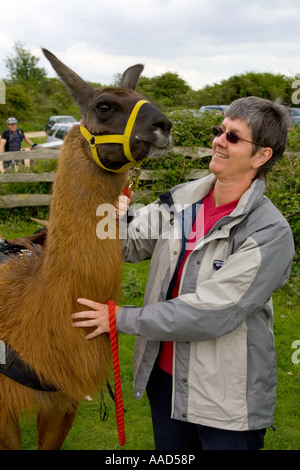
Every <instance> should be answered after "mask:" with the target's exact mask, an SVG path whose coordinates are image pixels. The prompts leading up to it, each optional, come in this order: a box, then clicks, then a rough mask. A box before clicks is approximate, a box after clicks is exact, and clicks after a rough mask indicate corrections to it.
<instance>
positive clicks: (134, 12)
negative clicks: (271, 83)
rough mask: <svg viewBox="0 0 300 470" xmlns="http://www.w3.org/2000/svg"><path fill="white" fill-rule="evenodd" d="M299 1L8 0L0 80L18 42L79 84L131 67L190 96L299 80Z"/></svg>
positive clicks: (0, 29) (1, 28)
mask: <svg viewBox="0 0 300 470" xmlns="http://www.w3.org/2000/svg"><path fill="white" fill-rule="evenodd" d="M299 25H300V1H299V0H284V1H281V0H272V2H271V1H270V0H254V1H251V0H248V1H247V2H243V1H241V0H83V1H82V0H81V1H79V0H72V1H70V0H65V1H62V0H60V1H58V0H47V1H45V0H26V1H25V2H24V1H21V0H13V1H12V2H11V3H10V2H6V4H5V8H2V13H1V14H0V78H5V76H6V75H7V70H6V68H5V62H4V59H5V58H7V57H8V56H11V55H13V54H14V51H13V46H14V44H15V43H16V41H20V42H21V43H23V44H24V47H25V49H28V50H30V52H31V53H32V54H33V55H35V56H38V57H41V60H40V62H39V66H42V67H45V68H46V69H47V71H48V76H55V73H54V72H53V71H52V69H51V67H50V65H48V63H47V61H46V59H45V58H43V57H42V53H41V50H40V46H43V47H45V48H47V49H49V50H51V51H52V52H53V53H54V54H55V55H57V56H58V57H59V58H60V59H61V60H62V61H63V62H65V63H66V64H67V65H68V66H69V67H70V68H72V69H73V70H75V71H76V72H77V73H78V74H79V75H81V76H82V78H84V79H86V80H90V81H95V82H99V83H101V84H105V85H108V84H111V83H112V82H113V80H114V75H115V74H117V73H121V72H123V70H125V69H126V68H127V67H128V66H130V65H133V64H135V63H143V64H144V65H145V70H144V75H145V76H147V77H153V76H155V75H161V74H162V73H165V72H169V71H170V72H176V73H178V74H179V76H180V77H181V78H183V79H184V80H185V81H186V82H187V83H188V84H189V85H190V86H191V87H192V88H194V89H195V90H199V89H201V88H202V87H203V86H205V85H207V84H213V83H217V82H219V81H221V80H223V79H226V78H229V77H230V76H232V75H235V74H242V73H245V72H249V71H254V72H272V73H281V74H285V75H288V76H295V74H297V73H300V50H299V43H300V27H299Z"/></svg>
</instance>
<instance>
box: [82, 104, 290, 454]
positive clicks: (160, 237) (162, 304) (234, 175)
mask: <svg viewBox="0 0 300 470" xmlns="http://www.w3.org/2000/svg"><path fill="white" fill-rule="evenodd" d="M288 126H289V122H288V117H287V113H286V112H285V110H284V108H283V107H282V106H280V105H279V104H276V103H272V102H270V101H267V100H263V99H261V98H256V97H248V98H242V99H239V100H236V101H235V102H233V103H232V105H231V106H230V108H229V109H228V111H227V112H226V115H225V119H224V121H223V123H222V126H221V127H220V128H218V127H215V128H214V135H215V138H214V141H213V145H212V149H213V155H212V160H211V163H210V170H211V172H212V174H211V175H209V176H208V177H205V178H201V179H199V180H197V181H192V182H188V183H184V184H181V185H179V186H177V187H175V188H173V189H172V190H171V191H169V192H167V193H166V194H163V195H161V196H160V198H159V200H158V201H156V202H154V203H153V204H150V205H149V206H147V207H145V208H143V209H141V210H139V211H138V212H137V214H136V215H135V218H134V219H133V220H132V222H130V224H129V228H128V237H127V239H126V240H124V247H123V248H124V260H125V261H129V262H139V261H141V260H143V259H146V258H151V265H150V269H149V275H148V281H147V287H146V292H145V301H144V306H143V307H142V308H137V307H132V306H124V307H123V308H120V307H118V308H117V309H116V315H117V320H116V321H117V329H118V330H119V331H120V332H123V333H127V334H133V335H136V336H137V338H136V346H135V355H134V395H135V397H136V398H141V396H142V394H143V392H144V390H145V388H146V387H147V394H148V398H149V401H150V406H151V411H152V420H153V429H154V438H155V445H156V449H159V450H162V449H165V450H176V449H188V450H192V449H193V450H196V449H201V448H203V449H212V450H215V449H245V450H246V449H249V450H250V449H259V448H262V447H263V441H264V434H265V430H266V428H267V427H268V426H271V425H272V423H273V415H274V407H275V395H276V384H277V373H276V352H275V347H274V336H273V332H272V323H273V309H272V293H273V292H274V291H275V290H277V289H279V288H281V287H282V286H283V285H284V283H285V282H286V281H287V279H288V277H289V274H290V269H291V264H292V259H293V255H294V244H293V237H292V233H291V230H290V227H289V225H288V223H287V221H286V220H285V219H284V217H283V216H282V215H281V214H280V212H279V211H278V210H277V209H276V208H275V207H274V205H273V204H272V203H271V202H270V201H269V200H268V199H267V198H266V197H265V196H264V195H263V192H264V189H265V181H264V179H265V175H266V173H267V171H268V170H269V169H270V168H271V167H272V166H273V165H274V164H275V162H276V161H277V160H278V158H280V157H281V156H282V155H283V152H284V149H285V146H286V140H287V133H288ZM154 209H155V210H154ZM153 214H156V215H157V214H159V217H157V216H155V217H153V216H152V215H153ZM149 219H150V220H151V224H150V227H149ZM137 227H138V228H139V231H137V230H136V229H137ZM148 233H150V234H151V235H152V236H150V235H148ZM153 234H155V235H154V236H153ZM79 303H80V304H83V305H86V306H87V307H89V308H92V309H93V310H92V311H87V312H81V313H76V314H73V319H74V320H78V319H83V318H89V320H82V321H79V323H74V326H75V327H85V326H95V331H94V332H93V333H92V334H91V335H89V336H88V338H89V339H90V338H92V337H93V336H95V335H97V334H101V333H103V332H107V331H108V318H107V306H105V305H101V304H98V303H96V302H93V301H90V300H88V299H79Z"/></svg>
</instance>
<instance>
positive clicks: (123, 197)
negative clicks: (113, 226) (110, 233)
mask: <svg viewBox="0 0 300 470" xmlns="http://www.w3.org/2000/svg"><path fill="white" fill-rule="evenodd" d="M128 192H129V194H128V195H127V193H128ZM132 196H133V191H132V190H131V189H129V190H128V191H126V194H125V193H122V194H120V196H119V197H118V199H117V200H116V202H115V208H116V215H117V218H118V219H122V217H123V216H124V215H125V214H126V212H127V211H128V210H129V206H130V202H131V198H132Z"/></svg>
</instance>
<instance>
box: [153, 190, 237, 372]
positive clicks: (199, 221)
mask: <svg viewBox="0 0 300 470" xmlns="http://www.w3.org/2000/svg"><path fill="white" fill-rule="evenodd" d="M238 202H239V200H238V199H237V200H236V201H232V202H229V203H228V204H223V205H222V206H218V207H215V205H214V200H213V189H212V190H211V191H210V193H209V194H208V196H206V198H205V199H203V202H202V204H201V206H200V209H199V211H198V214H197V216H196V218H195V221H194V223H193V227H192V230H191V232H190V235H189V239H188V241H187V245H186V246H187V249H186V251H185V254H184V258H183V260H182V263H181V265H180V267H179V270H178V273H177V277H176V281H175V285H174V288H173V290H172V299H174V298H175V297H178V291H179V285H180V280H181V275H182V270H183V267H184V263H185V261H186V259H187V257H188V255H189V254H190V253H191V252H192V251H193V249H194V248H195V246H196V245H197V243H198V241H199V240H200V239H201V238H202V237H204V235H205V234H206V233H208V232H209V230H210V229H211V228H212V227H213V226H214V225H215V223H216V222H218V220H220V219H221V218H222V217H225V216H226V215H229V214H230V213H231V212H232V211H233V210H234V209H235V208H236V206H237V204H238ZM172 360H173V342H172V341H163V342H162V343H161V349H160V352H159V355H158V360H157V364H158V365H159V367H160V368H161V369H163V370H164V371H166V372H168V373H169V374H172Z"/></svg>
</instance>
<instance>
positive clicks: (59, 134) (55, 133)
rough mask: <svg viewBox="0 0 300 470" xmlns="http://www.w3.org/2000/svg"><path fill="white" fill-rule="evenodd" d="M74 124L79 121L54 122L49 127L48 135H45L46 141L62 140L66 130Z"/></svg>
mask: <svg viewBox="0 0 300 470" xmlns="http://www.w3.org/2000/svg"><path fill="white" fill-rule="evenodd" d="M75 124H80V122H77V121H75V122H62V123H60V124H54V126H53V127H52V128H51V130H50V132H49V135H47V140H46V142H55V141H62V140H64V138H65V136H66V134H67V132H68V131H69V130H70V129H71V127H73V126H74V125H75Z"/></svg>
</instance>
